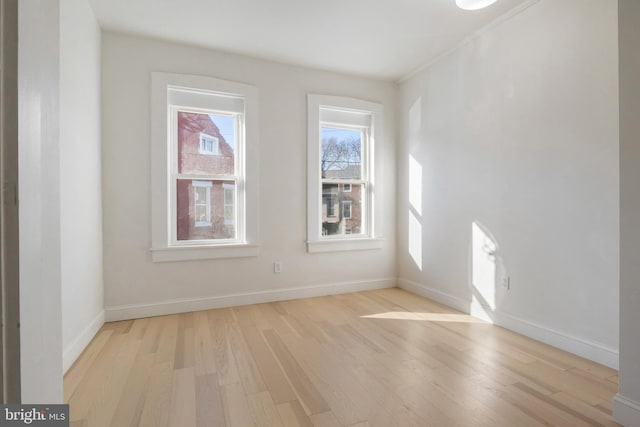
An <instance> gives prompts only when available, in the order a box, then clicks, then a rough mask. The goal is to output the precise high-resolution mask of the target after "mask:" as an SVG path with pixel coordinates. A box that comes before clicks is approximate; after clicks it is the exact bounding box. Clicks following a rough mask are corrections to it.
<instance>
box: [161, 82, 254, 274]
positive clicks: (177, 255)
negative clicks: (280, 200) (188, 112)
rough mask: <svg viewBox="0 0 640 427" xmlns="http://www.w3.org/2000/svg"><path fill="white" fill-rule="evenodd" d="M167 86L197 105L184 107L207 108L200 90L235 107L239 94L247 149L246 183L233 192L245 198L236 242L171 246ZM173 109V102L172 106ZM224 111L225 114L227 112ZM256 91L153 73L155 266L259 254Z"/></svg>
mask: <svg viewBox="0 0 640 427" xmlns="http://www.w3.org/2000/svg"><path fill="white" fill-rule="evenodd" d="M169 87H179V88H180V89H181V90H182V89H184V90H185V93H186V92H188V91H189V89H190V88H191V90H192V91H193V92H194V93H193V95H192V94H188V95H187V96H191V97H192V98H194V99H196V101H197V102H195V103H192V102H185V105H188V109H198V108H200V109H205V110H210V109H211V108H209V107H208V106H207V105H206V98H207V97H206V96H199V94H202V92H209V93H211V94H215V95H218V96H219V97H220V98H221V99H226V102H228V104H229V105H230V107H229V109H228V110H229V111H232V110H233V108H234V107H233V105H235V104H237V101H236V100H237V99H238V96H241V97H242V98H243V100H244V118H245V125H244V132H245V138H244V140H245V141H246V143H247V146H248V149H247V150H245V157H244V165H237V167H243V168H244V169H243V172H244V177H245V180H244V182H242V183H239V186H243V187H242V188H238V189H236V191H237V194H239V195H240V194H243V195H244V200H243V202H244V203H243V205H244V207H245V209H244V210H243V212H238V209H236V221H237V222H236V224H238V226H239V225H240V224H244V226H245V227H244V229H243V230H242V233H241V235H240V234H239V236H238V237H239V239H238V240H237V241H232V242H229V241H224V240H223V241H221V242H220V243H215V242H212V241H209V240H207V241H201V242H198V241H193V242H187V243H188V244H185V243H184V242H181V244H180V245H177V244H173V243H172V231H171V230H172V228H173V224H172V223H171V222H170V221H171V218H172V214H171V197H170V194H171V186H172V181H171V176H170V174H169V170H170V169H169V167H170V164H169V162H170V159H171V151H170V150H171V149H172V148H171V144H169V143H168V139H169V138H168V137H169V135H168V131H169V122H168V120H169V104H168V89H169ZM173 104H174V105H175V104H176V102H173ZM225 110H227V109H226V108H225ZM258 117H259V115H258V89H257V88H256V87H255V86H251V85H247V84H243V83H236V82H230V81H226V80H220V79H215V78H211V77H203V76H193V75H185V74H171V73H158V72H153V73H151V132H150V133H151V255H152V260H153V261H154V262H169V261H185V260H197V259H215V258H240V257H253V256H258V254H259V246H258V242H259V235H258V218H259V216H258V215H259V213H258V202H259V194H258V179H259V177H258V166H259V163H258V162H259V151H258V149H259V147H258V133H259V125H258Z"/></svg>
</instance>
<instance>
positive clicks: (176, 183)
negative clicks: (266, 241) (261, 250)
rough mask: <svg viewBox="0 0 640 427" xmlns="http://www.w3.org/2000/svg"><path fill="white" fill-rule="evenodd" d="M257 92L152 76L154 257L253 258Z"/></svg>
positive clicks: (233, 85)
mask: <svg viewBox="0 0 640 427" xmlns="http://www.w3.org/2000/svg"><path fill="white" fill-rule="evenodd" d="M256 113H257V91H256V89H255V88H253V87H252V86H248V85H244V84H239V83H233V82H227V81H224V80H218V79H213V78H207V77H199V76H185V75H177V74H166V73H152V123H151V126H152V177H153V180H152V187H153V188H152V190H153V191H152V255H153V260H154V261H158V262H162V261H179V260H187V259H205V258H229V257H241V256H255V255H257V245H256V244H255V243H256V242H257V218H258V217H257V215H258V213H257V201H258V198H257V192H256V189H257V175H256V171H257V161H258V159H257V155H256V153H257V151H256V150H257V126H256V123H255V120H256V118H257V114H256Z"/></svg>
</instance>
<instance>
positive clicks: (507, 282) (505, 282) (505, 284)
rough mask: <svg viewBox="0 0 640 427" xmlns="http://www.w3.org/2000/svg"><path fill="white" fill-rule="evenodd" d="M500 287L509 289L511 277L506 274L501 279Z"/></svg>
mask: <svg viewBox="0 0 640 427" xmlns="http://www.w3.org/2000/svg"><path fill="white" fill-rule="evenodd" d="M502 287H503V288H505V289H506V290H508V291H509V290H511V277H509V276H507V277H505V278H504V279H502Z"/></svg>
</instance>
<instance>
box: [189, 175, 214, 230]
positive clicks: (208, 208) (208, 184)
mask: <svg viewBox="0 0 640 427" xmlns="http://www.w3.org/2000/svg"><path fill="white" fill-rule="evenodd" d="M191 185H192V186H193V188H194V190H193V195H194V197H193V208H194V209H196V208H197V206H198V201H197V200H196V199H195V195H196V192H197V191H196V187H197V188H206V189H207V192H206V193H205V194H206V201H205V203H204V205H205V209H206V211H207V213H206V218H207V219H206V221H196V222H195V226H196V227H210V226H211V186H212V185H211V181H191ZM194 213H195V212H194Z"/></svg>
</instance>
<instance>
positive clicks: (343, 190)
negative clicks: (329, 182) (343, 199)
mask: <svg viewBox="0 0 640 427" xmlns="http://www.w3.org/2000/svg"><path fill="white" fill-rule="evenodd" d="M347 186H349V189H348V190H347ZM342 192H343V193H351V184H350V183H345V184H342Z"/></svg>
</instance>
